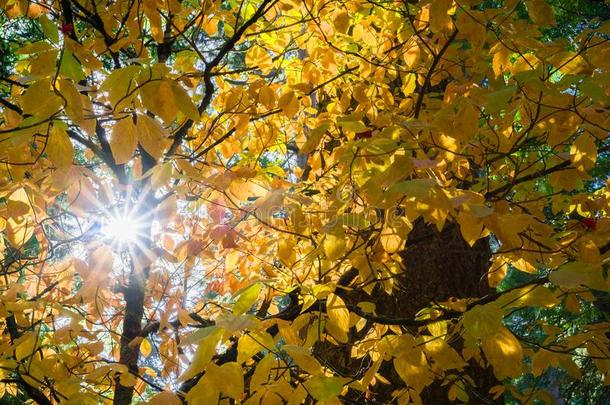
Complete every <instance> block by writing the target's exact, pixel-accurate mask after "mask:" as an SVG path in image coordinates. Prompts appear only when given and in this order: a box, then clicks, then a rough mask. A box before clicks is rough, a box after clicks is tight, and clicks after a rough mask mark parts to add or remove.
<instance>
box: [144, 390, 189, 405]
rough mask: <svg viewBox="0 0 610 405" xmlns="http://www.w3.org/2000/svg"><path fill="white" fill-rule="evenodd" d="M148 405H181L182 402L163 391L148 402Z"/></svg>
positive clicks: (175, 396)
mask: <svg viewBox="0 0 610 405" xmlns="http://www.w3.org/2000/svg"><path fill="white" fill-rule="evenodd" d="M148 405H182V401H181V400H180V397H179V396H178V395H176V394H174V393H173V392H169V391H163V392H160V393H158V394H155V395H154V396H153V397H152V398H151V399H150V400H148Z"/></svg>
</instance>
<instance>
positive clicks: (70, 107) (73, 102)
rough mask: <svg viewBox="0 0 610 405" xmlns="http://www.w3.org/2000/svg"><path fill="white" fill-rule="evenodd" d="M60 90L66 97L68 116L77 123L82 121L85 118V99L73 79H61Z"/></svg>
mask: <svg viewBox="0 0 610 405" xmlns="http://www.w3.org/2000/svg"><path fill="white" fill-rule="evenodd" d="M57 82H58V84H59V92H60V93H61V95H62V96H63V97H64V98H65V99H66V105H65V107H64V109H65V110H66V114H68V117H70V119H71V120H72V121H74V122H75V123H80V122H81V121H82V120H83V117H84V114H83V101H82V99H81V95H80V93H79V92H78V90H76V87H75V86H74V84H73V83H72V81H71V80H68V79H59V80H58V81H57Z"/></svg>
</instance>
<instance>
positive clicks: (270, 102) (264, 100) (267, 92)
mask: <svg viewBox="0 0 610 405" xmlns="http://www.w3.org/2000/svg"><path fill="white" fill-rule="evenodd" d="M276 100H277V94H275V91H274V90H273V89H272V88H271V87H269V86H267V85H264V86H261V88H260V89H259V90H258V101H259V102H260V103H261V104H262V105H264V106H265V107H267V108H268V109H272V108H273V107H275V102H276Z"/></svg>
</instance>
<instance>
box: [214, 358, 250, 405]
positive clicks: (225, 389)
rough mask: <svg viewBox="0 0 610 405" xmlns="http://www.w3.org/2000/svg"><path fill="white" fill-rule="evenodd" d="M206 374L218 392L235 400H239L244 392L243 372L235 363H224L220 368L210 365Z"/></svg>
mask: <svg viewBox="0 0 610 405" xmlns="http://www.w3.org/2000/svg"><path fill="white" fill-rule="evenodd" d="M206 374H207V375H208V378H209V379H210V382H211V383H212V384H214V386H215V388H216V389H217V390H218V391H220V392H222V393H224V394H225V395H227V396H229V397H231V398H233V399H235V400H239V398H240V397H241V395H242V393H243V392H244V372H243V371H242V369H241V367H240V365H239V364H237V363H235V362H230V363H225V364H223V365H222V366H220V367H218V366H217V365H216V364H214V363H210V364H209V365H208V367H207V368H206Z"/></svg>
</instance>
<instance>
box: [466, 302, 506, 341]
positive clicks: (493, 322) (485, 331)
mask: <svg viewBox="0 0 610 405" xmlns="http://www.w3.org/2000/svg"><path fill="white" fill-rule="evenodd" d="M503 317H504V314H503V313H502V309H501V308H500V306H499V305H496V304H495V303H490V304H485V305H475V306H474V307H473V308H472V309H470V310H469V311H468V312H466V313H465V314H464V319H463V323H464V328H465V329H466V332H468V334H470V335H471V336H473V337H474V338H486V337H488V336H490V335H493V334H494V333H496V332H497V331H498V329H500V328H501V327H502V319H503Z"/></svg>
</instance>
